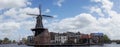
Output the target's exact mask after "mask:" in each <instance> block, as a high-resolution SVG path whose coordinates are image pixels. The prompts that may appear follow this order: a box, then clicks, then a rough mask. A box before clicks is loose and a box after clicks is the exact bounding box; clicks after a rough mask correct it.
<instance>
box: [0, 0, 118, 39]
mask: <svg viewBox="0 0 120 47" xmlns="http://www.w3.org/2000/svg"><path fill="white" fill-rule="evenodd" d="M119 2H120V0H0V39H3V38H5V37H8V38H10V39H11V40H14V39H15V40H19V39H21V38H22V37H27V36H29V35H33V32H32V31H31V29H32V28H34V27H35V23H36V22H35V21H36V19H35V16H30V15H27V13H30V14H39V8H38V7H39V5H40V4H41V11H42V12H41V13H42V14H46V15H51V16H53V17H54V18H46V17H44V18H43V24H44V27H45V28H48V30H49V31H50V32H57V33H58V32H59V33H62V32H67V31H70V32H78V31H79V32H81V33H85V34H90V33H104V34H106V35H108V36H109V38H110V39H112V40H113V39H120V29H119V28H120V20H119V19H120V11H119V10H120V3H119Z"/></svg>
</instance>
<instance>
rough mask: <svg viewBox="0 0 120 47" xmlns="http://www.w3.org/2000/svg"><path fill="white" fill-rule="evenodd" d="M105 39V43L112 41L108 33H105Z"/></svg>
mask: <svg viewBox="0 0 120 47" xmlns="http://www.w3.org/2000/svg"><path fill="white" fill-rule="evenodd" d="M103 39H104V43H110V42H111V40H110V39H109V37H108V36H107V35H104V36H103Z"/></svg>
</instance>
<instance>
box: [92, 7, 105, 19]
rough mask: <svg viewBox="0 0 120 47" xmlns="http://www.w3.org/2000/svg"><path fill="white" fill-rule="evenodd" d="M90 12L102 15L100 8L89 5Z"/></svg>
mask: <svg viewBox="0 0 120 47" xmlns="http://www.w3.org/2000/svg"><path fill="white" fill-rule="evenodd" d="M90 9H91V13H94V12H95V13H97V14H98V15H99V16H101V17H104V14H103V12H102V10H101V8H96V7H91V8H90Z"/></svg>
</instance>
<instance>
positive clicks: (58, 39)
mask: <svg viewBox="0 0 120 47" xmlns="http://www.w3.org/2000/svg"><path fill="white" fill-rule="evenodd" d="M67 40H68V37H67V35H66V33H57V34H56V35H55V43H56V44H65V43H66V41H67Z"/></svg>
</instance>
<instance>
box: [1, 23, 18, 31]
mask: <svg viewBox="0 0 120 47" xmlns="http://www.w3.org/2000/svg"><path fill="white" fill-rule="evenodd" d="M19 28H20V23H16V22H5V23H1V24H0V31H1V32H3V33H10V32H13V31H16V30H17V29H19Z"/></svg>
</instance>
